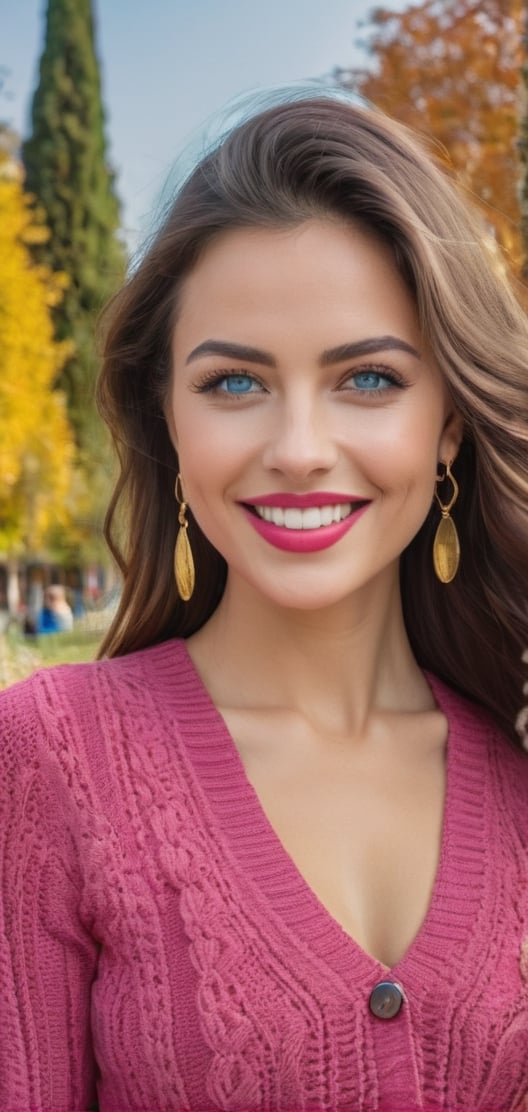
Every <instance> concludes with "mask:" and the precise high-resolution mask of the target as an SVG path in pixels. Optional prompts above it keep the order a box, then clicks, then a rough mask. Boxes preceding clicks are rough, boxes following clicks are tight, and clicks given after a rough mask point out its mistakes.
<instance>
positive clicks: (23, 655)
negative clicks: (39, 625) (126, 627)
mask: <svg viewBox="0 0 528 1112" xmlns="http://www.w3.org/2000/svg"><path fill="white" fill-rule="evenodd" d="M101 636H102V635H101V632H100V631H99V632H95V631H94V630H75V629H74V630H72V631H71V633H47V634H45V635H43V636H40V637H24V635H23V633H22V632H21V631H20V630H19V629H9V630H8V631H7V632H6V633H3V634H1V633H0V688H2V687H8V686H9V685H10V684H12V683H16V682H17V681H18V680H22V679H25V677H26V676H29V675H31V673H32V672H34V671H35V670H36V669H37V668H44V667H47V666H48V665H52V664H65V663H71V664H74V663H79V662H80V661H88V660H94V659H95V656H96V654H97V649H98V647H99V644H100V642H101Z"/></svg>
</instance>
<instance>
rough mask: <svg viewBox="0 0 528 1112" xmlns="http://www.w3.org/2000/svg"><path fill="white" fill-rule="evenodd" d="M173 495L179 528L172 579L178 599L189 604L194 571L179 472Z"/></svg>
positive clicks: (192, 589)
mask: <svg viewBox="0 0 528 1112" xmlns="http://www.w3.org/2000/svg"><path fill="white" fill-rule="evenodd" d="M174 495H175V498H176V501H177V502H178V503H179V509H178V523H179V526H180V528H179V529H178V536H177V537H176V545H175V548H174V578H175V580H176V587H177V589H178V594H179V596H180V598H181V599H183V601H184V602H189V599H190V598H191V597H192V593H193V591H194V584H195V571H194V560H193V554H192V549H191V545H190V542H189V537H188V535H187V531H188V528H189V522H188V521H187V518H186V516H185V515H186V512H187V503H186V501H185V498H184V495H183V485H182V480H181V475H180V473H179V472H178V474H177V476H176V482H175V484H174Z"/></svg>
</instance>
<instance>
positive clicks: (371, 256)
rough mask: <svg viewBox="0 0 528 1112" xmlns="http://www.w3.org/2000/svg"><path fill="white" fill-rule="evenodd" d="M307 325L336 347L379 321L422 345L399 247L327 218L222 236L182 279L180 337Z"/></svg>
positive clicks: (177, 331) (356, 226) (360, 228)
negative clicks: (395, 251) (340, 337)
mask: <svg viewBox="0 0 528 1112" xmlns="http://www.w3.org/2000/svg"><path fill="white" fill-rule="evenodd" d="M308 321H309V328H310V332H311V333H312V332H313V333H314V335H315V332H317V331H319V332H321V333H323V332H325V333H328V334H330V333H332V335H328V336H327V337H326V338H327V339H328V346H331V344H332V343H334V342H337V341H336V339H335V333H336V331H337V332H338V333H340V334H341V333H342V334H343V338H344V339H345V340H347V339H350V338H351V336H350V335H348V334H347V333H350V332H351V330H352V331H355V330H358V329H359V330H360V331H361V330H364V329H367V331H368V330H369V329H374V331H376V332H378V331H379V329H380V327H382V329H383V331H385V332H394V333H396V334H398V333H406V334H408V335H406V336H405V338H409V339H410V340H411V342H412V341H414V342H415V343H416V342H417V340H418V339H419V335H420V329H419V324H418V319H417V313H416V307H415V303H414V299H413V297H412V295H411V293H410V291H409V289H408V287H407V285H406V283H405V282H404V280H403V278H402V276H401V274H400V273H399V271H398V268H397V266H396V262H395V259H394V256H393V253H392V250H391V248H390V246H389V245H387V244H386V243H384V242H383V241H382V240H381V239H380V238H379V237H377V236H376V235H375V234H373V233H372V232H370V231H369V230H367V229H365V228H364V227H363V226H362V225H360V224H355V223H344V222H338V221H337V220H333V219H318V220H310V221H307V222H305V223H303V224H300V225H298V226H296V227H294V228H286V229H275V228H271V229H270V228H239V229H233V230H230V231H227V232H224V233H222V234H221V235H220V236H218V237H217V238H216V239H215V240H214V241H213V243H211V244H210V245H209V246H208V248H207V249H206V250H205V251H204V253H203V254H202V256H201V258H200V259H199V261H198V262H197V264H196V266H195V267H194V269H193V270H192V272H191V273H190V274H189V275H188V277H187V278H186V280H185V282H184V284H183V287H182V290H181V292H180V298H179V311H178V320H177V324H176V329H175V337H174V340H175V343H176V345H178V343H179V337H180V338H181V337H182V336H184V337H185V340H187V334H189V342H196V343H198V342H199V339H200V338H202V339H203V335H202V334H203V333H204V332H205V333H206V334H207V335H208V336H211V335H216V334H217V333H219V332H220V334H222V333H223V332H225V330H226V329H231V330H232V329H233V328H234V329H235V330H236V331H237V332H239V331H240V330H243V331H244V330H246V331H248V332H250V331H252V330H256V331H260V330H264V331H266V330H267V331H273V330H275V329H280V328H283V327H285V326H287V327H288V328H289V330H290V332H297V333H298V332H299V331H302V332H305V331H306V328H307V324H308ZM191 334H192V335H191ZM411 334H412V337H411ZM196 337H198V339H197V338H196ZM230 338H234V336H233V335H231V337H230ZM245 338H248V337H247V336H246V337H245Z"/></svg>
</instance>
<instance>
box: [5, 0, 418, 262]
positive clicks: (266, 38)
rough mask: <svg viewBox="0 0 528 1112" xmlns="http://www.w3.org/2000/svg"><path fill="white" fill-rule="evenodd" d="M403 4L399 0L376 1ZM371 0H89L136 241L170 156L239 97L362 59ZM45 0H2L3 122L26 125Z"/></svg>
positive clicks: (190, 145) (195, 145)
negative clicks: (363, 37)
mask: <svg viewBox="0 0 528 1112" xmlns="http://www.w3.org/2000/svg"><path fill="white" fill-rule="evenodd" d="M384 6H385V7H389V8H393V9H394V10H402V9H403V8H405V7H406V6H408V5H407V4H406V3H405V0H385V3H384ZM372 7H373V3H372V0H94V11H95V17H96V28H97V52H98V56H99V60H100V64H101V71H102V82H103V98H104V105H105V110H106V117H107V127H106V135H107V142H108V149H109V158H110V161H111V164H112V166H113V168H114V169H115V171H116V173H117V190H118V193H119V197H120V200H121V203H122V213H123V225H124V228H125V233H126V237H127V240H128V242H129V244H130V245H131V247H132V248H133V247H134V245H135V244H137V243H138V242H139V241H140V239H141V237H142V235H145V234H147V233H148V230H149V227H150V225H151V223H152V221H153V219H154V213H155V210H156V203H158V204H159V198H160V196H161V195H162V193H163V189H164V185H165V183H166V180H167V177H168V175H169V172H170V171H171V168H172V167H173V166H174V163H175V161H176V160H177V158H178V156H180V155H181V154H182V152H184V151H193V150H196V151H197V150H199V146H200V143H201V140H202V136H203V133H204V130H205V129H208V130H209V131H210V129H211V127H213V128H214V121H215V120H217V119H218V118H219V117H220V114H221V112H222V110H223V109H225V106H226V105H227V104H228V103H229V102H232V101H233V99H234V98H236V97H240V96H241V95H242V94H249V93H251V92H253V91H257V90H269V89H273V88H276V87H280V86H284V85H289V84H290V83H295V82H302V81H306V80H309V79H319V78H321V77H323V78H324V76H325V75H329V74H330V73H331V72H332V70H333V68H334V67H335V66H343V67H347V66H350V65H363V64H365V61H366V54H365V52H364V50H362V49H361V47H360V46H358V45H357V42H358V39H361V36H362V34H364V30H363V31H362V29H361V26H360V24H361V22H364V21H365V19H366V17H367V16H368V13H369V11H370V10H371V8H372ZM45 10H46V0H0V66H1V67H5V69H6V70H7V73H4V74H3V87H2V90H1V94H0V119H2V120H3V121H6V122H7V123H9V124H10V125H11V126H12V127H13V128H14V130H15V131H17V132H18V134H19V135H21V136H22V137H25V136H26V135H27V134H28V129H29V120H30V108H31V98H32V94H33V91H34V88H35V86H36V83H37V79H38V61H39V57H40V54H41V51H42V46H43V35H44V17H45Z"/></svg>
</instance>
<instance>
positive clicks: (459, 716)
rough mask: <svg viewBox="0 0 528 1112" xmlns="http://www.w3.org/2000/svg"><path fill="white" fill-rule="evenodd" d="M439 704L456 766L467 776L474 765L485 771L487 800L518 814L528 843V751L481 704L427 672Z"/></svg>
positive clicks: (520, 825) (493, 804) (483, 783)
mask: <svg viewBox="0 0 528 1112" xmlns="http://www.w3.org/2000/svg"><path fill="white" fill-rule="evenodd" d="M427 679H428V682H429V683H430V686H431V688H432V691H433V694H434V696H435V699H436V702H437V703H438V706H439V707H440V709H441V710H442V711H443V713H444V714H445V716H446V718H447V721H448V727H449V733H448V736H449V739H450V743H451V745H452V746H453V747H455V748H456V749H457V753H458V758H459V759H458V761H457V767H458V769H459V771H460V774H461V775H464V776H466V777H467V778H468V779H469V778H470V776H471V770H472V769H473V768H477V767H478V768H480V769H481V770H482V772H483V781H482V788H483V790H484V792H485V796H484V798H483V799H482V801H481V803H482V805H484V803H485V800H487V801H488V803H489V805H490V806H491V807H493V806H497V807H498V808H499V809H500V810H501V811H502V813H503V814H509V815H511V816H514V817H515V821H516V822H517V823H518V825H519V828H520V829H521V830H522V831H523V832H524V837H525V839H526V844H527V845H528V753H527V752H526V751H525V750H524V749H523V748H522V747H521V745H518V746H516V745H514V743H513V742H512V741H511V740H510V739H509V738H508V737H507V736H506V735H505V734H504V733H503V731H502V730H501V729H500V727H499V726H498V725H497V723H496V722H495V721H494V720H493V718H492V717H491V716H490V715H489V713H488V712H487V711H485V710H484V709H483V708H482V707H480V706H478V705H477V704H476V703H473V702H471V701H470V700H469V699H467V698H465V697H464V696H463V695H461V694H459V693H458V692H456V691H454V690H453V689H452V688H450V687H447V686H446V684H444V683H443V682H442V681H441V680H439V679H438V678H437V677H435V676H431V675H428V676H427Z"/></svg>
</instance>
